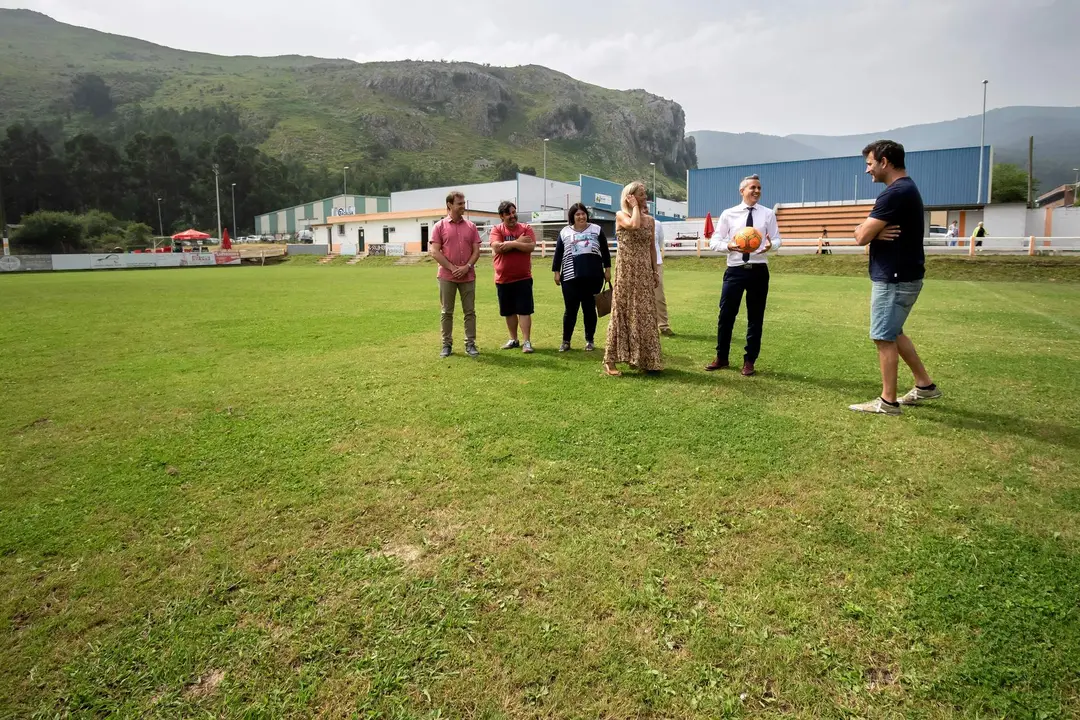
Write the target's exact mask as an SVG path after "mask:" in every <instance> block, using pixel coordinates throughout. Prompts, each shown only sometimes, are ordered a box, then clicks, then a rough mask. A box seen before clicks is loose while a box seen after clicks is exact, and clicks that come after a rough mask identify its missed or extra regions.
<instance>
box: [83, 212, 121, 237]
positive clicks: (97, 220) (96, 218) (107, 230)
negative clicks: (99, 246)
mask: <svg viewBox="0 0 1080 720" xmlns="http://www.w3.org/2000/svg"><path fill="white" fill-rule="evenodd" d="M79 220H81V221H82V224H83V231H84V234H85V236H86V238H87V240H89V241H95V240H96V239H97V238H100V237H102V236H103V235H122V234H123V232H124V223H122V222H120V221H119V220H117V219H116V218H115V217H113V216H112V214H111V213H107V212H102V211H101V210H91V211H90V212H88V213H86V214H85V215H82V216H80V217H79Z"/></svg>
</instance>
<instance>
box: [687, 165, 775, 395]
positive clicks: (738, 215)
mask: <svg viewBox="0 0 1080 720" xmlns="http://www.w3.org/2000/svg"><path fill="white" fill-rule="evenodd" d="M739 194H740V195H742V198H743V201H742V202H741V203H739V204H738V205H736V206H735V207H731V208H728V209H727V210H725V211H724V212H722V213H721V214H720V223H719V224H718V225H717V228H716V236H715V238H716V239H714V240H713V241H712V243H710V245H709V247H710V249H711V250H713V251H719V250H727V254H728V257H727V270H725V271H724V288H723V290H722V291H721V292H720V317H719V318H718V319H717V321H716V358H715V359H714V360H713V361H712V362H711V363H709V364H708V365H706V366H705V369H706V370H708V371H710V372H711V371H713V370H719V369H720V368H726V367H728V365H729V364H730V363H729V361H728V352H729V350H730V349H731V333H732V330H733V329H734V327H735V318H737V317H738V316H739V306H740V305H742V298H743V293H744V292H745V293H746V347H745V349H744V354H743V365H742V374H743V375H745V376H747V377H749V376H751V375H753V374H754V363H756V362H757V359H758V355H760V354H761V329H762V326H763V325H764V324H765V304H766V302H767V301H768V299H769V260H768V258H766V257H765V253H767V252H769V251H770V250H772V249H774V248H776V249H778V248H779V247H780V244H781V240H780V230H779V228H778V227H777V225H776V215H775V213H773V211H772V210H770V209H769V208H767V207H765V206H763V205H759V204H758V201H759V200H761V179H760V178H759V177H758V176H757V175H750V176H748V177H745V178H743V180H742V182H741V183H739ZM748 227H752V228H756V229H757V231H758V232H759V233H761V246H760V247H758V249H757V250H755V251H754V252H752V253H744V252H742V251H741V250H739V248H738V246H736V245H735V243H734V241H733V239H734V237H735V234H736V233H737V232H738V231H739V230H741V229H742V228H748Z"/></svg>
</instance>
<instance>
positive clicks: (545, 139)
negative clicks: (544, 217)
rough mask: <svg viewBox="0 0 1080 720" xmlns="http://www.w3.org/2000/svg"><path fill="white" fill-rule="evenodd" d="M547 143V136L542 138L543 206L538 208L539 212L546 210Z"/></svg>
mask: <svg viewBox="0 0 1080 720" xmlns="http://www.w3.org/2000/svg"><path fill="white" fill-rule="evenodd" d="M547 144H548V138H544V206H543V207H542V208H540V210H541V212H542V211H544V210H547Z"/></svg>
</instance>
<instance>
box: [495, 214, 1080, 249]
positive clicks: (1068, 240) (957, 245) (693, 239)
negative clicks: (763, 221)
mask: <svg viewBox="0 0 1080 720" xmlns="http://www.w3.org/2000/svg"><path fill="white" fill-rule="evenodd" d="M531 227H532V228H533V232H535V233H536V250H535V251H534V254H536V255H539V256H540V257H548V256H549V255H554V254H555V248H556V245H557V242H558V234H559V231H561V230H562V229H563V228H564V227H566V224H565V223H535V224H531ZM663 228H664V256H665V257H687V256H695V257H715V256H718V255H726V254H727V252H726V251H720V252H714V251H712V250H710V249H709V244H710V241H709V240H707V239H706V238H705V223H704V221H701V220H688V221H685V222H671V223H664V224H663ZM478 229H479V231H480V239H481V246H480V248H481V250H480V251H481V253H483V254H489V253H490V252H491V246H490V242H489V239H488V238H489V235H490V232H491V227H490V226H484V227H480V228H478ZM713 237H714V238H715V237H716V236H715V235H714V236H713ZM607 240H608V247H609V249H610V250H611V252H612V253H615V252H617V251H618V241H617V240H616V239H615V238H613V237H609V238H608V239H607ZM923 246H924V247H925V248H926V252H927V253H928V254H932V255H1065V254H1072V253H1080V237H1032V236H1028V237H984V238H982V239H981V242H980V241H977V242H976V244H975V246H974V247H972V244H971V239H970V238H945V237H943V236H941V235H933V236H928V237H926V238H924V239H923ZM826 250H827V251H829V252H831V253H836V254H853V253H865V252H867V251H868V250H867V248H866V247H865V246H860V245H858V244H857V243H856V242H855V238H854V237H846V238H845V237H831V238H828V239H819V238H785V239H784V241H783V243H782V244H781V247H780V249H779V250H777V251H776V253H777V254H778V255H807V254H817V253H821V252H823V251H826Z"/></svg>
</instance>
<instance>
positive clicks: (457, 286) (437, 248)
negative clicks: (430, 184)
mask: <svg viewBox="0 0 1080 720" xmlns="http://www.w3.org/2000/svg"><path fill="white" fill-rule="evenodd" d="M446 210H447V212H448V215H447V216H446V217H444V218H443V219H442V220H440V221H439V222H437V223H435V227H434V229H432V231H431V257H433V258H435V262H437V263H439V302H440V303H441V305H442V352H441V353H440V356H441V357H449V356H450V354H451V353H452V352H453V351H454V304H455V303H456V301H457V295H458V293H460V294H461V312H462V314H463V315H464V316H465V352H466V353H468V354H469V356H470V357H476V356H477V355H479V354H480V351H479V350H478V349H477V348H476V269H475V268H476V261H477V260H478V259H479V258H480V233H479V232H477V230H476V225H474V224H473V223H471V222H469V221H468V220H466V219H465V195H464V193H461V192H459V191H457V190H455V191H453V192H451V193H450V194H449V195H447V196H446Z"/></svg>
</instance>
